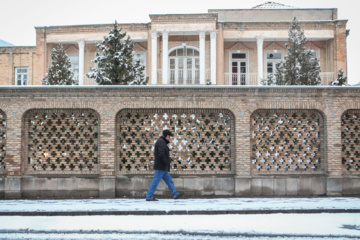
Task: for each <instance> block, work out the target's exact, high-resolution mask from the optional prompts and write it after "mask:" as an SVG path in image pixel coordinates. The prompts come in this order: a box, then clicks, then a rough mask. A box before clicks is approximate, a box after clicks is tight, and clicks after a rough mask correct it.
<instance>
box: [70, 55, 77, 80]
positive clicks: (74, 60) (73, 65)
mask: <svg viewBox="0 0 360 240" xmlns="http://www.w3.org/2000/svg"><path fill="white" fill-rule="evenodd" d="M69 59H70V63H71V69H72V70H73V72H74V80H76V81H79V55H69Z"/></svg>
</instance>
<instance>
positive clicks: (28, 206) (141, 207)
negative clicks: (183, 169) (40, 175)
mask: <svg viewBox="0 0 360 240" xmlns="http://www.w3.org/2000/svg"><path fill="white" fill-rule="evenodd" d="M311 209H314V210H319V209H349V210H351V209H360V198H340V197H339V198H213V199H211V198H210V199H179V200H173V199H160V200H159V201H158V202H147V201H145V199H129V198H122V199H79V200H76V199H74V200H72V199H71V200H0V212H54V211H57V212H74V211H76V212H81V211H90V212H91V211H103V212H112V211H130V212H131V211H165V212H170V211H242V210H244V211H246V210H311Z"/></svg>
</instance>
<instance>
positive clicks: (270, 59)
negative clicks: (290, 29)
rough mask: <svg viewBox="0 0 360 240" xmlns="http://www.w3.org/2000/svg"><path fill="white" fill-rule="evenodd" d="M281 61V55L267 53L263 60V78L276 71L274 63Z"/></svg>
mask: <svg viewBox="0 0 360 240" xmlns="http://www.w3.org/2000/svg"><path fill="white" fill-rule="evenodd" d="M282 59H283V54H282V53H279V52H267V53H266V58H265V66H266V72H265V74H266V75H265V76H268V75H269V74H273V73H275V71H276V63H277V62H281V61H282Z"/></svg>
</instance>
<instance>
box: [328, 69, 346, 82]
mask: <svg viewBox="0 0 360 240" xmlns="http://www.w3.org/2000/svg"><path fill="white" fill-rule="evenodd" d="M346 82H347V77H345V76H344V71H343V70H342V69H341V68H340V69H339V72H338V75H337V78H336V80H335V81H333V82H331V83H330V85H331V86H343V85H347V83H346Z"/></svg>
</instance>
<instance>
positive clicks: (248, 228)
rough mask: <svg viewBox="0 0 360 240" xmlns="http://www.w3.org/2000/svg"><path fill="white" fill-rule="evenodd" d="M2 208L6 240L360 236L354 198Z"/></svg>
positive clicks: (0, 228)
mask: <svg viewBox="0 0 360 240" xmlns="http://www.w3.org/2000/svg"><path fill="white" fill-rule="evenodd" d="M286 211H288V212H286ZM319 212H322V213H321V214H318V213H319ZM336 212H337V213H336ZM0 213H1V214H0V223H1V224H0V239H12V240H20V239H34V240H35V239H36V240H42V239H44V240H45V239H46V240H48V239H71V240H76V239H89V240H90V239H97V240H98V239H99V240H100V239H107V240H112V239H114V240H117V239H122V240H125V239H126V240H127V239H142V240H145V239H146V240H150V239H151V240H152V239H159V240H160V239H161V240H165V239H166V240H190V239H191V240H218V239H222V240H235V239H244V240H245V239H246V240H255V239H256V240H269V239H276V240H285V239H286V240H308V239H326V240H327V239H329V240H330V239H331V240H333V239H341V240H344V239H349V240H350V239H360V199H359V198H220V199H179V200H173V199H161V200H160V201H158V202H146V201H145V200H144V199H83V200H0ZM268 213H272V214H268ZM284 213H286V214H284ZM299 213H307V214H299ZM185 214H187V215H185ZM214 214H216V215H214ZM11 215H12V216H11ZM150 215H151V216H150Z"/></svg>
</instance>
